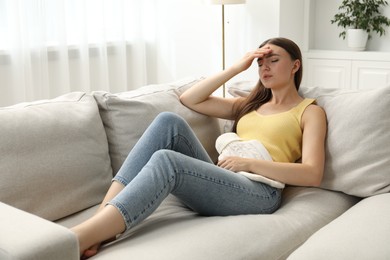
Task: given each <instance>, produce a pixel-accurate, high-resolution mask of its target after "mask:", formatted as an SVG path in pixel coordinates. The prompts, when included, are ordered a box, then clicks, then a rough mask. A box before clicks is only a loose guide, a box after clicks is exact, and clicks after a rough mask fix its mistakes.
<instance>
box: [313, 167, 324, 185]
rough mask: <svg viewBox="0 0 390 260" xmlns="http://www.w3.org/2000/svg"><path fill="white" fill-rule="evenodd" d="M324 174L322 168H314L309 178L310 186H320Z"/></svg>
mask: <svg viewBox="0 0 390 260" xmlns="http://www.w3.org/2000/svg"><path fill="white" fill-rule="evenodd" d="M323 175H324V171H323V170H316V171H314V172H313V174H312V177H313V178H312V180H311V185H310V186H312V187H317V188H318V187H320V186H321V183H322V177H323Z"/></svg>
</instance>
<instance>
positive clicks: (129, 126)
mask: <svg viewBox="0 0 390 260" xmlns="http://www.w3.org/2000/svg"><path fill="white" fill-rule="evenodd" d="M199 80H201V79H192V78H190V79H183V80H179V81H176V82H172V83H167V84H157V85H149V86H144V87H141V88H139V89H136V90H132V91H128V92H123V93H118V94H111V93H107V92H94V93H93V94H94V96H95V99H96V100H97V102H98V105H99V109H100V114H101V117H102V120H103V122H104V126H105V128H106V133H107V138H108V143H109V147H110V155H111V160H112V168H113V171H114V174H115V173H116V172H118V170H119V169H120V167H121V165H122V164H123V162H124V160H125V159H126V157H127V155H128V153H129V151H130V150H131V149H132V148H133V146H134V145H135V143H136V142H137V140H138V139H139V138H140V137H141V135H142V134H143V132H144V131H145V129H146V128H147V127H148V126H149V124H150V123H151V122H152V121H153V119H154V118H155V117H156V116H157V115H158V114H159V113H161V112H163V111H170V112H174V113H177V114H179V115H181V116H182V117H183V118H184V119H186V120H187V122H188V123H189V124H190V126H191V127H192V128H193V130H194V132H195V134H196V135H197V136H198V138H199V139H200V141H201V143H202V144H203V146H204V147H205V148H206V150H207V151H208V153H209V155H210V156H211V158H212V159H214V160H215V159H216V158H217V156H218V155H217V152H216V150H215V147H214V143H215V140H216V138H217V137H218V136H219V134H220V126H219V121H218V120H217V119H215V118H211V117H208V116H205V115H202V114H199V113H197V112H194V111H192V110H191V109H189V108H187V107H185V106H184V105H183V104H181V102H180V100H179V97H180V94H181V93H183V92H184V90H186V89H188V88H189V87H191V86H192V85H193V84H195V83H196V82H198V81H199Z"/></svg>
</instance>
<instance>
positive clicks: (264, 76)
mask: <svg viewBox="0 0 390 260" xmlns="http://www.w3.org/2000/svg"><path fill="white" fill-rule="evenodd" d="M263 48H270V49H271V50H272V52H271V53H270V54H268V55H267V56H265V57H264V58H261V59H258V61H257V62H258V65H259V76H260V80H261V82H262V83H263V85H264V86H265V87H266V88H270V89H278V88H283V87H286V86H289V85H290V84H293V85H294V75H295V72H296V71H297V70H298V69H299V66H300V62H299V60H295V61H294V60H291V57H290V55H289V54H288V52H287V51H285V50H284V49H283V48H281V47H279V46H276V45H272V44H266V45H265V46H264V47H263ZM294 86H295V85H294Z"/></svg>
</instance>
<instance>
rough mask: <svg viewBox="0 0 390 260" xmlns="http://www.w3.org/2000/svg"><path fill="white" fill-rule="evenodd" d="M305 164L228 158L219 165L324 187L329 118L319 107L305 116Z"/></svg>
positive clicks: (303, 158) (312, 108)
mask: <svg viewBox="0 0 390 260" xmlns="http://www.w3.org/2000/svg"><path fill="white" fill-rule="evenodd" d="M302 126H303V139H302V162H301V163H279V162H271V161H263V160H256V159H245V158H239V157H228V158H226V159H225V160H221V161H219V162H218V165H219V166H221V167H223V168H226V169H229V170H231V171H234V172H237V171H248V172H252V173H257V174H260V175H263V176H265V177H268V178H271V179H274V180H277V181H280V182H283V183H286V184H290V185H297V186H314V187H317V186H319V185H320V184H321V180H322V176H323V171H324V164H325V136H326V115H325V112H324V111H323V109H322V108H321V107H319V106H315V105H310V106H308V107H307V108H306V110H305V112H304V114H303V115H302Z"/></svg>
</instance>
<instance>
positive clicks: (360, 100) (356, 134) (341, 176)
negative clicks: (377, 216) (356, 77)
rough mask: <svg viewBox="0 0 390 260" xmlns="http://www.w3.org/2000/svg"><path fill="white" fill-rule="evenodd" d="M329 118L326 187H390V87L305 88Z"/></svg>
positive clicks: (356, 191) (362, 192) (364, 193)
mask: <svg viewBox="0 0 390 260" xmlns="http://www.w3.org/2000/svg"><path fill="white" fill-rule="evenodd" d="M300 92H301V94H303V95H304V96H305V97H311V98H316V99H317V103H318V104H319V105H320V106H322V107H323V108H324V110H325V111H326V115H327V120H328V133H327V141H326V163H325V173H324V174H325V175H324V179H323V182H322V187H323V188H326V189H331V190H337V191H342V192H345V193H347V194H350V195H355V196H359V197H368V196H372V195H376V194H381V193H387V192H389V191H390V150H389V147H390V87H387V88H378V89H372V90H343V89H327V88H319V87H314V88H301V90H300Z"/></svg>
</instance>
